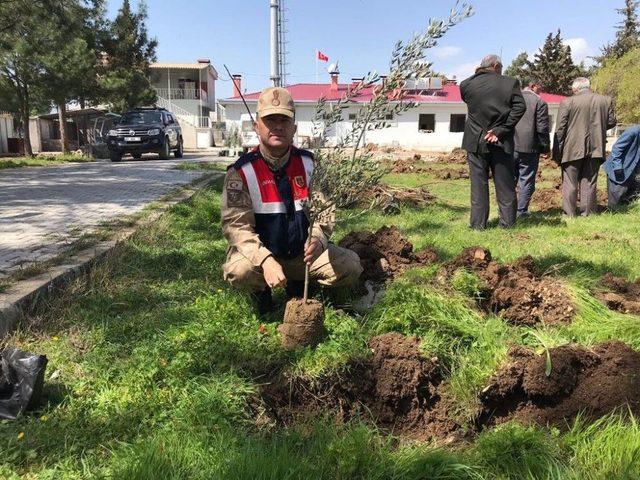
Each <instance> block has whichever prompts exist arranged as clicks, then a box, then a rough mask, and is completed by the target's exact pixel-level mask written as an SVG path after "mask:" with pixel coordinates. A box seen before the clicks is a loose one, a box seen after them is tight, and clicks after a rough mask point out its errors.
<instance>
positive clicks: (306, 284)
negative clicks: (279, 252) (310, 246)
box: [302, 219, 313, 303]
mask: <svg viewBox="0 0 640 480" xmlns="http://www.w3.org/2000/svg"><path fill="white" fill-rule="evenodd" d="M312 230H313V219H310V220H309V234H308V235H307V242H311V231H312ZM308 298H309V264H308V263H307V262H305V263H304V295H303V296H302V299H303V300H304V302H305V303H307V300H308Z"/></svg>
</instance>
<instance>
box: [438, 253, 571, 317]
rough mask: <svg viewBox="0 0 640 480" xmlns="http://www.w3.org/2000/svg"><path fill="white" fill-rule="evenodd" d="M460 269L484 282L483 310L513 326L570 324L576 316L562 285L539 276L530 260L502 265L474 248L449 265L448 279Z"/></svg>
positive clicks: (481, 301) (480, 303)
mask: <svg viewBox="0 0 640 480" xmlns="http://www.w3.org/2000/svg"><path fill="white" fill-rule="evenodd" d="M458 268H466V269H468V270H471V271H473V272H475V273H476V274H477V275H478V277H479V278H480V280H481V281H482V282H483V284H484V285H483V291H482V292H480V293H481V295H480V300H479V305H480V307H482V308H483V309H485V310H486V311H489V312H493V313H497V314H499V315H500V316H502V317H503V318H505V319H506V320H507V321H509V322H510V323H512V324H515V325H536V324H537V323H540V322H544V323H546V324H549V325H555V324H566V323H569V322H570V321H571V319H572V317H573V315H574V313H575V309H574V306H573V302H572V301H571V299H570V298H569V295H568V293H567V291H566V289H565V288H564V287H563V286H562V284H561V283H560V282H558V281H557V280H555V279H553V278H551V277H541V276H539V275H538V273H537V272H536V268H535V264H534V262H533V258H531V257H529V256H527V257H523V258H520V259H519V260H517V261H515V262H514V263H512V264H499V263H497V262H494V261H493V260H492V259H491V252H490V251H489V250H487V249H485V248H482V247H470V248H465V249H464V250H463V251H462V253H461V254H460V255H459V256H458V257H456V258H455V259H454V260H452V261H451V262H449V263H447V264H446V265H445V267H444V271H445V275H448V276H450V275H452V274H453V272H455V271H456V270H457V269H458Z"/></svg>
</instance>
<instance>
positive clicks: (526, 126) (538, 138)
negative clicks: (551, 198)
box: [513, 78, 551, 217]
mask: <svg viewBox="0 0 640 480" xmlns="http://www.w3.org/2000/svg"><path fill="white" fill-rule="evenodd" d="M526 85H527V86H526V87H525V88H524V89H523V90H522V96H523V97H524V102H525V103H526V105H527V111H526V112H525V113H524V115H523V116H522V118H521V119H520V121H519V122H518V124H517V125H516V131H515V136H514V141H515V152H514V154H513V159H514V162H515V174H516V179H517V181H518V184H519V186H520V195H519V198H518V217H522V216H524V215H526V214H527V213H528V210H529V202H530V201H531V196H532V195H533V192H534V191H535V189H536V174H537V173H538V164H539V162H540V154H541V153H547V152H549V146H550V144H551V141H550V139H549V106H548V105H547V102H545V101H544V100H542V98H540V96H539V95H538V93H540V92H541V91H542V86H541V84H540V81H539V80H538V79H535V78H531V79H529V80H528V81H527V82H526Z"/></svg>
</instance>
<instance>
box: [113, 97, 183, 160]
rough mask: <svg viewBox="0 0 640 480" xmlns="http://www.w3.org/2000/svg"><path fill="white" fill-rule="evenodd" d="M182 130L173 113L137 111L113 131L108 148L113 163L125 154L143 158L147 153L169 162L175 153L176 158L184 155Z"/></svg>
mask: <svg viewBox="0 0 640 480" xmlns="http://www.w3.org/2000/svg"><path fill="white" fill-rule="evenodd" d="M183 145H184V144H183V141H182V129H181V128H180V125H179V124H178V122H177V120H176V119H175V117H174V116H173V115H172V113H171V112H169V111H168V110H166V109H164V108H134V109H133V110H129V111H128V112H126V113H125V114H124V115H122V117H121V118H120V120H119V121H118V123H115V124H114V125H113V128H112V129H111V130H109V134H108V138H107V146H108V148H109V155H110V157H111V161H112V162H119V161H120V160H122V156H123V155H124V154H127V153H130V154H131V156H133V158H140V157H141V156H142V154H143V153H157V154H158V155H159V156H160V159H162V160H166V159H168V158H169V155H171V151H172V150H173V152H174V155H175V156H176V158H181V157H182V154H183Z"/></svg>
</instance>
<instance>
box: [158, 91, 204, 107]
mask: <svg viewBox="0 0 640 480" xmlns="http://www.w3.org/2000/svg"><path fill="white" fill-rule="evenodd" d="M156 93H157V94H158V97H162V98H166V99H167V100H171V101H173V100H200V99H202V101H203V102H204V103H207V101H208V97H207V92H205V91H204V90H202V89H197V88H156Z"/></svg>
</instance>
